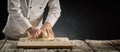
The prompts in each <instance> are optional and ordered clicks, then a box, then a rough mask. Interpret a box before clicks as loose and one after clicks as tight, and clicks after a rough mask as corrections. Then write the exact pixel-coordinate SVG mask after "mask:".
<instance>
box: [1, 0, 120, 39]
mask: <svg viewBox="0 0 120 52" xmlns="http://www.w3.org/2000/svg"><path fill="white" fill-rule="evenodd" d="M60 3H61V9H62V12H61V17H60V18H59V20H58V22H57V23H56V25H55V26H54V27H53V30H54V32H55V36H60V37H61V36H64V37H69V38H70V39H100V40H101V39H120V33H119V32H120V30H119V29H120V19H119V17H120V6H119V5H120V4H119V3H120V2H118V1H115V0H114V1H113V0H74V1H73V0H72V1H70V0H60ZM7 16H8V13H7V0H0V31H2V29H3V28H4V26H5V24H6V20H7ZM2 38H4V35H3V34H2V33H0V39H2Z"/></svg>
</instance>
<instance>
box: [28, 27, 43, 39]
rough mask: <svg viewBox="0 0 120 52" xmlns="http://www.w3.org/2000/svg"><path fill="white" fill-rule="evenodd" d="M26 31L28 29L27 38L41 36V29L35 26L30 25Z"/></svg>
mask: <svg viewBox="0 0 120 52" xmlns="http://www.w3.org/2000/svg"><path fill="white" fill-rule="evenodd" d="M27 31H28V38H30V39H36V38H38V37H40V36H42V35H41V30H39V29H37V28H35V27H30V28H29V29H28V30H27Z"/></svg>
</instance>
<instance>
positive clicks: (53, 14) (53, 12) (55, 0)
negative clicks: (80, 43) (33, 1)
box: [45, 0, 61, 27]
mask: <svg viewBox="0 0 120 52" xmlns="http://www.w3.org/2000/svg"><path fill="white" fill-rule="evenodd" d="M48 7H49V12H48V16H47V19H46V21H45V22H49V23H50V24H51V26H52V27H53V26H54V24H55V23H56V21H57V20H58V18H59V17H60V12H61V8H60V3H59V0H49V2H48Z"/></svg>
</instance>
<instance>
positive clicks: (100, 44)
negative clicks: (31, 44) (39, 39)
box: [0, 40, 120, 52]
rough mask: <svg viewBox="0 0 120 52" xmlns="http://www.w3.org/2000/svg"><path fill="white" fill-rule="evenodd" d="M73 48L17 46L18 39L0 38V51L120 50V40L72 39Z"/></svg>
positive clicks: (106, 51) (80, 51)
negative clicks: (28, 47)
mask: <svg viewBox="0 0 120 52" xmlns="http://www.w3.org/2000/svg"><path fill="white" fill-rule="evenodd" d="M70 41H71V43H73V45H74V47H73V49H47V48H41V49H23V48H16V45H17V43H18V41H14V40H0V52H120V40H70Z"/></svg>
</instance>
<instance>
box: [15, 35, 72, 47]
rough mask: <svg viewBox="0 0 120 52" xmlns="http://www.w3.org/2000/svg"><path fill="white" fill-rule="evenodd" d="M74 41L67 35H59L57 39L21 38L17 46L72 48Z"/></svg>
mask: <svg viewBox="0 0 120 52" xmlns="http://www.w3.org/2000/svg"><path fill="white" fill-rule="evenodd" d="M72 46H73V45H72V43H71V42H70V41H69V39H68V38H67V37H57V38H55V39H52V40H50V39H33V40H28V39H27V38H20V40H19V42H18V44H17V48H71V49H72Z"/></svg>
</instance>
